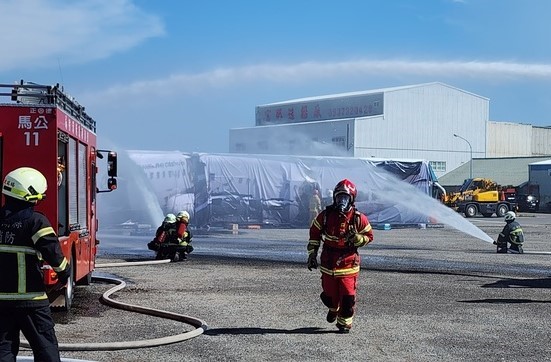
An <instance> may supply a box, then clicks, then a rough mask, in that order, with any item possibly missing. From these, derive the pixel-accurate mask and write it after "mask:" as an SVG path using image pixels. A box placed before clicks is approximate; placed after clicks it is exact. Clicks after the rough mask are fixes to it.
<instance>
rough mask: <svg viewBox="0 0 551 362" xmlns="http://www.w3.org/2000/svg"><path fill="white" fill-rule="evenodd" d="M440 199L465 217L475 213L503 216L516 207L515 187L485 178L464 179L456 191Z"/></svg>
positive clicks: (485, 215) (487, 215)
mask: <svg viewBox="0 0 551 362" xmlns="http://www.w3.org/2000/svg"><path fill="white" fill-rule="evenodd" d="M442 201H443V202H444V204H445V205H447V206H449V207H452V208H454V209H455V210H456V211H457V212H461V213H464V214H465V216H466V217H473V216H476V215H477V214H482V215H483V216H484V217H490V216H492V215H493V214H494V213H495V214H496V215H497V216H498V217H503V216H504V215H505V213H506V212H507V211H514V210H516V208H517V204H516V188H514V187H513V186H500V185H498V184H497V183H496V182H495V181H493V180H490V179H487V178H470V179H466V180H465V182H463V185H462V186H461V188H460V189H459V191H458V192H452V193H449V194H445V195H444V196H443V199H442Z"/></svg>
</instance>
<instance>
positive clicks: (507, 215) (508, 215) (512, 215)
mask: <svg viewBox="0 0 551 362" xmlns="http://www.w3.org/2000/svg"><path fill="white" fill-rule="evenodd" d="M516 218H517V215H515V213H514V212H513V211H507V212H506V213H505V221H513V220H515V219H516Z"/></svg>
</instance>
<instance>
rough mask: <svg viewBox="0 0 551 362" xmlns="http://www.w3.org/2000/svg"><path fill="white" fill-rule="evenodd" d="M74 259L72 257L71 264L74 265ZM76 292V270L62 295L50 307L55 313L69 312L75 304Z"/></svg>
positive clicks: (70, 276)
mask: <svg viewBox="0 0 551 362" xmlns="http://www.w3.org/2000/svg"><path fill="white" fill-rule="evenodd" d="M73 260H74V259H73V258H72V257H71V264H72V263H73ZM74 292H75V268H73V272H72V273H71V275H69V279H68V280H67V285H66V286H65V288H63V290H62V292H61V295H60V296H59V297H57V298H56V299H55V300H54V301H53V302H52V303H51V304H50V307H51V308H52V310H53V311H63V312H66V311H69V310H70V309H71V305H72V304H73V296H74Z"/></svg>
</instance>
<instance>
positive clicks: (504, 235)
mask: <svg viewBox="0 0 551 362" xmlns="http://www.w3.org/2000/svg"><path fill="white" fill-rule="evenodd" d="M497 242H498V243H499V244H505V246H506V245H507V243H510V244H513V245H522V244H523V243H524V232H523V231H522V227H521V226H520V224H519V223H518V222H516V221H511V222H509V223H507V224H506V225H505V226H504V227H503V230H502V231H501V233H499V236H498V239H497Z"/></svg>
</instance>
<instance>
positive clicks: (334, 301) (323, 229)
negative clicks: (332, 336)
mask: <svg viewBox="0 0 551 362" xmlns="http://www.w3.org/2000/svg"><path fill="white" fill-rule="evenodd" d="M356 195H357V190H356V186H355V185H354V184H353V183H352V182H351V181H349V180H347V179H344V180H342V181H340V182H339V183H338V184H337V185H336V186H335V190H334V191H333V204H331V205H329V206H328V207H327V208H325V210H323V211H322V212H320V213H319V215H318V216H317V217H316V218H315V219H314V221H313V222H312V226H311V227H310V241H309V242H308V247H307V250H308V270H312V269H317V267H318V261H317V255H318V250H319V248H320V245H321V243H322V242H323V247H322V251H321V257H320V265H319V267H320V271H321V273H322V274H321V286H322V290H323V291H322V293H321V295H320V298H321V300H322V302H323V304H324V305H325V306H326V307H327V308H329V311H328V313H327V321H328V322H329V323H333V322H335V321H337V328H338V329H339V332H341V333H348V332H349V331H350V328H351V327H352V320H353V318H354V309H355V304H356V280H357V278H358V273H359V272H360V255H359V254H358V248H360V247H362V246H365V245H367V244H369V243H370V242H371V241H373V231H372V229H371V225H370V224H369V220H368V219H367V216H366V215H364V214H362V213H360V212H359V211H357V210H356V208H355V206H354V201H355V199H356Z"/></svg>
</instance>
